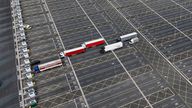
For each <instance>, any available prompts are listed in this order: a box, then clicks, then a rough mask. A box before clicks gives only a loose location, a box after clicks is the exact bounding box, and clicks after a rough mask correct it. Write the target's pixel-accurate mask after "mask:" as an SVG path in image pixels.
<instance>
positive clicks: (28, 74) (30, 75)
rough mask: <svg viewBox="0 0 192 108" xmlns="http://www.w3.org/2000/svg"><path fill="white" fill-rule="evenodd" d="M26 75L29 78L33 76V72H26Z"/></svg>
mask: <svg viewBox="0 0 192 108" xmlns="http://www.w3.org/2000/svg"><path fill="white" fill-rule="evenodd" d="M25 75H26V77H27V78H28V79H31V78H33V76H32V74H31V73H27V74H25Z"/></svg>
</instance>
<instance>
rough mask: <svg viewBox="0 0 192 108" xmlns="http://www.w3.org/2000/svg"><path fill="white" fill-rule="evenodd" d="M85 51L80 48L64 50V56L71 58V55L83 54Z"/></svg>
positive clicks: (83, 48) (82, 47) (84, 48)
mask: <svg viewBox="0 0 192 108" xmlns="http://www.w3.org/2000/svg"><path fill="white" fill-rule="evenodd" d="M85 51H86V47H84V46H81V47H77V48H73V49H70V50H65V51H64V55H65V56H67V57H70V56H73V55H77V54H80V53H84V52H85Z"/></svg>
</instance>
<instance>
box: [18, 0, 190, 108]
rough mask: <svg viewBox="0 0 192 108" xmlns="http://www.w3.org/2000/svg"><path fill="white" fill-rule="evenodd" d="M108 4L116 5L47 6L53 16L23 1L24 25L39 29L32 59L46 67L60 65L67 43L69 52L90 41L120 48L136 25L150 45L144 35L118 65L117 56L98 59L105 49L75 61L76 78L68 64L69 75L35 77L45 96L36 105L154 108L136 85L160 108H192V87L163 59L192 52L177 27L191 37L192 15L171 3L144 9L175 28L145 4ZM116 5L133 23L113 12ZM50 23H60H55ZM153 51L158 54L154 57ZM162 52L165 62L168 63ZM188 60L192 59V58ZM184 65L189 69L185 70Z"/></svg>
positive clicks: (73, 0)
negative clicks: (102, 40)
mask: <svg viewBox="0 0 192 108" xmlns="http://www.w3.org/2000/svg"><path fill="white" fill-rule="evenodd" d="M142 1H143V0H142ZM110 2H111V3H112V4H110V3H109V1H107V0H99V1H97V0H46V3H47V5H48V8H49V10H47V9H45V4H46V3H44V0H36V1H35V2H34V1H33V0H28V1H24V0H21V4H22V7H23V9H24V10H23V11H24V12H23V13H24V16H23V18H24V22H25V23H28V24H30V25H32V27H33V28H32V30H30V31H28V32H27V33H26V34H27V37H28V41H29V45H30V48H31V55H30V58H31V59H39V60H42V61H43V63H44V62H46V61H51V60H53V59H56V58H58V53H59V52H61V51H63V50H64V48H63V47H62V45H61V43H63V44H64V46H65V48H66V49H71V48H75V47H78V46H81V44H82V43H83V42H85V41H89V40H92V39H97V38H101V35H102V36H103V37H104V38H105V39H106V41H107V42H108V43H110V44H111V43H114V42H115V40H116V39H117V38H119V36H120V35H124V34H127V33H131V32H135V31H137V30H136V29H135V28H133V26H132V25H130V23H131V24H133V25H134V26H135V27H136V28H137V29H138V30H139V31H140V32H141V33H143V34H144V37H146V38H147V39H148V41H147V42H145V41H146V40H145V39H144V38H143V37H142V36H141V34H139V35H138V37H139V39H140V42H139V43H136V44H135V45H128V43H126V42H125V47H124V48H122V49H119V50H117V51H115V54H116V55H117V58H118V59H119V60H118V59H117V58H116V57H115V55H114V54H113V53H111V52H109V53H106V54H100V52H99V51H100V47H101V46H99V47H94V48H90V49H87V51H86V53H82V54H79V55H75V56H72V57H70V58H69V59H70V61H71V63H72V66H73V67H74V72H73V71H72V70H71V69H72V66H71V65H69V63H68V60H66V65H64V66H63V67H60V68H56V69H52V70H48V71H45V72H43V73H40V74H38V75H37V76H35V81H36V83H37V85H36V88H37V92H38V91H39V94H38V97H37V98H38V99H39V104H38V105H39V106H40V107H69V108H74V107H77V108H79V107H83V106H84V105H85V104H86V102H85V101H87V102H88V105H89V106H90V108H98V107H99V108H117V107H123V106H129V107H130V108H134V107H135V106H137V107H141V108H142V107H149V104H148V103H147V101H146V99H144V98H143V96H142V95H141V93H140V92H139V90H138V88H137V87H136V86H135V84H134V83H133V81H135V83H136V84H137V85H138V87H139V88H140V89H141V91H142V92H143V93H144V95H145V96H146V97H147V100H149V102H150V103H151V104H152V105H153V106H154V107H175V106H182V107H183V108H187V107H188V106H190V105H191V104H190V102H191V99H190V98H186V97H190V92H189V91H190V90H191V87H190V85H189V84H188V83H187V82H186V79H184V78H183V77H182V76H180V74H178V72H177V71H175V70H173V69H175V68H174V67H173V66H172V65H170V64H169V63H168V62H165V59H166V60H169V59H170V58H172V57H175V56H177V55H179V54H181V53H183V52H186V51H189V50H191V41H190V40H189V39H188V38H186V37H184V35H183V34H182V33H180V31H178V30H176V29H175V27H174V26H173V25H175V26H176V27H178V29H180V30H181V31H183V32H184V33H188V31H189V30H190V27H189V26H190V25H191V23H189V22H190V16H189V12H187V11H186V10H184V9H183V8H181V7H179V6H178V5H176V4H174V3H173V2H170V0H165V2H162V1H160V0H152V1H144V3H146V4H147V5H149V7H151V8H153V9H154V10H155V11H156V12H157V13H159V14H160V15H162V17H163V18H165V19H167V20H168V21H170V23H173V25H171V24H169V23H167V21H165V20H164V19H163V18H161V17H159V16H158V15H157V14H156V13H154V12H153V11H151V10H150V9H149V8H148V7H146V6H145V5H144V4H143V3H141V1H140V0H111V1H110ZM113 4H115V7H117V8H118V9H117V10H119V11H120V12H122V13H123V14H124V15H125V16H126V18H127V19H128V20H129V21H130V22H127V21H126V18H124V17H123V16H122V15H121V14H120V13H119V12H118V11H116V10H115V7H113ZM157 4H159V5H157ZM80 6H82V7H80ZM28 7H29V8H28ZM34 7H36V9H33V8H34ZM188 7H189V6H188ZM31 10H33V11H31ZM83 10H84V11H83ZM175 10H178V11H175ZM37 11H38V12H37ZM84 12H85V13H84ZM51 16H52V18H53V20H54V21H51V20H50V19H51V18H50V17H51ZM178 16H179V17H181V18H179V17H178ZM88 17H89V18H88ZM176 22H177V23H176ZM53 24H55V26H56V27H54V25H53ZM56 29H57V30H58V32H59V33H57V31H56ZM100 34H101V35H100ZM177 35H179V36H177ZM59 36H60V37H61V40H60V39H59V38H60V37H59ZM172 37H174V38H172ZM160 40H161V41H160ZM157 41H158V44H157V43H156V42H157ZM149 43H152V44H149ZM153 43H156V44H153ZM153 45H154V46H155V47H157V49H158V51H156V50H155V52H154V48H153V47H154V46H153ZM149 46H150V47H149ZM151 46H153V47H151ZM131 49H132V50H131ZM159 52H161V53H162V54H163V55H166V56H165V57H164V56H163V57H164V58H163V57H162V55H159ZM187 57H191V56H190V54H188V56H187ZM180 59H181V60H179V61H177V63H175V65H176V66H177V67H178V68H179V69H180V70H179V71H182V73H184V74H185V75H186V76H187V77H188V78H191V74H190V69H191V68H190V66H191V62H190V59H189V60H188V59H187V58H186V60H185V57H184V58H180ZM119 61H120V62H119ZM181 61H182V63H180V62H181ZM161 63H162V64H163V65H161ZM173 63H174V62H173ZM122 65H123V66H124V67H125V68H123V66H122ZM184 65H185V66H186V68H184V67H182V66H184ZM146 67H148V68H149V70H147V69H146ZM126 71H128V72H126ZM129 74H130V75H131V77H132V78H133V80H131V79H130V77H129ZM75 75H76V76H77V79H76V78H75V77H76V76H75ZM175 79H181V80H175ZM77 82H79V83H80V85H79V84H78V83H77ZM181 83H182V84H183V85H186V86H185V87H184V86H182V85H181ZM80 87H81V88H82V91H80V89H81V88H80ZM186 87H187V89H186ZM43 91H45V92H43ZM180 91H184V94H185V95H184V96H183V95H182V96H181V94H182V93H181V92H180ZM177 94H179V95H177ZM83 95H85V98H84V97H82V96H83ZM183 99H188V100H185V101H183Z"/></svg>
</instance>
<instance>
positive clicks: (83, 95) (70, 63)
mask: <svg viewBox="0 0 192 108" xmlns="http://www.w3.org/2000/svg"><path fill="white" fill-rule="evenodd" d="M43 1H44V2H45V6H46V7H47V9H48V11H49V14H50V18H51V20H52V21H53V26H54V27H55V30H56V32H57V34H58V36H59V40H60V42H61V45H62V47H63V49H64V50H65V46H64V44H63V41H62V39H61V35H60V34H59V31H58V29H57V26H56V24H55V21H54V20H53V16H52V14H51V11H50V10H49V7H48V5H47V2H46V0H43ZM67 60H68V62H69V65H70V66H71V68H72V71H73V75H74V76H75V79H76V81H77V84H78V86H79V89H80V91H81V94H82V97H83V98H84V101H85V104H86V105H87V108H89V105H88V102H87V99H86V97H85V94H84V92H83V90H82V88H81V85H80V82H79V80H78V78H77V75H76V73H75V70H74V68H73V65H72V62H71V60H70V58H69V57H67Z"/></svg>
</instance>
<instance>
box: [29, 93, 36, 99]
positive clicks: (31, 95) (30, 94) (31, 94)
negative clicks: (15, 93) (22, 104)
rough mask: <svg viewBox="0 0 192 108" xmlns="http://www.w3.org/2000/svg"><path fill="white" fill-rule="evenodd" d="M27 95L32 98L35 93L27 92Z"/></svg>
mask: <svg viewBox="0 0 192 108" xmlns="http://www.w3.org/2000/svg"><path fill="white" fill-rule="evenodd" d="M28 95H29V97H30V98H34V97H35V96H36V95H35V92H28Z"/></svg>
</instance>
